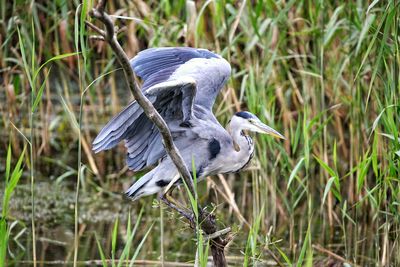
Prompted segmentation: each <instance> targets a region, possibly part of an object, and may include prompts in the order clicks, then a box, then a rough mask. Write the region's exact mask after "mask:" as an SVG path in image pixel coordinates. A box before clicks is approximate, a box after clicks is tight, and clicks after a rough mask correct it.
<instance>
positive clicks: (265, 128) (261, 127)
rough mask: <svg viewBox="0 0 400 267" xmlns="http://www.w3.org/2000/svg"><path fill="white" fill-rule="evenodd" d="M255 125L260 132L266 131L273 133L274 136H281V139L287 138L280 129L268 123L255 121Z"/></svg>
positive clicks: (266, 132)
mask: <svg viewBox="0 0 400 267" xmlns="http://www.w3.org/2000/svg"><path fill="white" fill-rule="evenodd" d="M254 126H256V127H257V128H258V130H259V132H260V133H265V134H269V135H272V136H273V137H276V138H280V139H286V138H285V137H284V136H283V135H282V134H280V133H279V132H278V131H276V130H274V129H272V128H271V127H269V126H268V125H266V124H264V123H262V122H261V121H258V122H255V123H254Z"/></svg>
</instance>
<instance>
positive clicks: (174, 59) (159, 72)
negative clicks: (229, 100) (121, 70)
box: [131, 47, 231, 111]
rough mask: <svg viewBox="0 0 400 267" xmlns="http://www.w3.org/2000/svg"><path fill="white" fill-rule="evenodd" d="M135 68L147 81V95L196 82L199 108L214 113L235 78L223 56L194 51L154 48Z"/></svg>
mask: <svg viewBox="0 0 400 267" xmlns="http://www.w3.org/2000/svg"><path fill="white" fill-rule="evenodd" d="M131 66H132V68H133V70H134V71H135V73H136V74H137V75H138V76H139V77H140V78H142V79H143V86H142V90H144V91H146V90H148V88H151V87H152V86H153V85H155V84H158V83H160V82H164V81H169V80H179V79H181V78H183V77H191V78H193V79H194V80H195V81H196V84H197V93H196V97H195V103H196V105H201V106H202V107H203V108H205V109H206V110H210V111H211V109H212V106H213V105H214V101H215V98H216V96H217V95H218V93H219V91H220V90H221V88H222V87H223V85H224V84H225V82H226V81H227V80H228V78H229V76H230V74H231V67H230V64H229V63H228V62H227V61H226V60H225V59H224V58H222V57H221V56H220V55H217V54H215V53H212V52H210V51H208V50H206V49H198V48H191V47H161V48H150V49H147V50H144V51H142V52H140V53H138V55H137V56H135V57H134V58H133V59H132V60H131Z"/></svg>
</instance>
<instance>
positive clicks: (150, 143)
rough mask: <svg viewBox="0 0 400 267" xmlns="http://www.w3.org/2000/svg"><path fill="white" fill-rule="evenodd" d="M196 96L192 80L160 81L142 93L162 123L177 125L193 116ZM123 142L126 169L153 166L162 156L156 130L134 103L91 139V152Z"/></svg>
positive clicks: (159, 137)
mask: <svg viewBox="0 0 400 267" xmlns="http://www.w3.org/2000/svg"><path fill="white" fill-rule="evenodd" d="M195 94H196V83H195V81H194V79H191V78H183V79H180V80H175V81H167V82H163V83H160V84H157V85H155V86H152V87H151V88H149V89H148V90H147V91H146V92H145V95H146V97H147V98H148V99H149V100H150V101H151V102H152V104H153V105H154V107H155V108H156V109H157V111H158V112H159V113H160V114H161V116H162V117H163V118H164V120H165V121H166V122H167V123H171V122H173V123H177V124H179V123H182V122H184V121H186V120H189V119H190V117H191V116H192V107H193V99H194V96H195ZM122 140H125V146H126V147H127V149H128V155H127V157H128V158H127V163H128V166H129V167H130V168H131V169H133V170H140V169H142V168H144V167H146V166H148V165H152V164H154V163H156V162H157V160H158V159H160V158H161V157H163V156H164V155H165V150H164V148H163V146H162V143H161V136H160V134H159V132H158V129H157V128H156V127H155V126H154V125H153V123H152V122H151V121H150V120H149V119H148V118H147V117H146V116H145V114H144V113H143V111H142V109H141V108H140V106H139V105H138V104H137V102H136V101H134V102H132V103H131V104H130V105H129V106H128V107H127V108H125V109H124V110H123V111H121V112H120V113H119V114H118V115H117V116H115V117H114V118H113V119H112V120H111V121H110V122H108V123H107V125H106V126H105V127H104V128H103V129H102V130H101V132H100V133H99V135H98V136H97V137H96V139H95V140H94V142H93V150H94V151H95V152H99V151H102V150H105V149H109V148H112V147H114V146H115V145H116V144H118V143H119V142H120V141H122Z"/></svg>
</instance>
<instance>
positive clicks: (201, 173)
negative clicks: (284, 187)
mask: <svg viewBox="0 0 400 267" xmlns="http://www.w3.org/2000/svg"><path fill="white" fill-rule="evenodd" d="M131 65H132V68H133V70H134V71H135V73H136V74H137V75H138V76H139V77H141V78H142V79H143V85H142V90H143V91H144V94H145V95H146V96H147V98H148V99H149V100H150V101H151V102H152V103H153V105H154V107H155V108H156V109H157V111H158V112H159V113H160V114H161V116H162V117H163V118H164V120H165V121H166V123H167V124H168V127H169V129H170V131H171V134H172V136H173V139H174V143H175V144H176V146H177V148H178V149H179V151H180V153H181V155H182V157H183V159H184V161H185V163H186V165H187V166H188V167H189V169H190V170H191V169H192V163H193V162H194V166H195V170H196V173H197V177H198V178H199V180H201V179H202V178H204V177H206V176H209V175H214V174H218V173H228V172H236V171H239V170H241V169H242V168H243V167H245V166H246V165H247V163H248V162H249V161H250V159H251V158H252V155H253V153H254V145H253V142H252V140H251V138H250V137H249V136H246V135H245V134H244V133H243V130H246V129H249V130H255V131H257V129H256V128H254V127H253V125H250V124H249V125H247V124H246V122H249V123H250V121H251V124H254V123H258V122H260V121H259V120H258V118H257V117H255V116H254V115H253V114H251V113H249V112H239V113H236V115H235V116H233V118H232V119H231V122H230V124H229V125H228V128H227V129H224V128H223V127H222V126H221V125H220V124H219V122H218V121H217V119H216V118H215V116H214V114H213V112H212V106H213V105H214V102H215V98H216V96H217V95H218V93H219V91H220V90H221V88H222V87H223V86H224V84H225V83H226V81H227V80H228V78H229V76H230V73H231V68H230V65H229V63H228V62H227V61H226V60H225V59H223V58H222V57H221V56H219V55H217V54H214V53H212V52H210V51H208V50H205V49H195V48H188V47H180V48H153V49H147V50H144V51H142V52H140V53H139V54H138V55H137V56H136V57H135V58H133V59H132V60H131ZM246 125H247V126H246ZM264 126H265V125H264ZM251 127H253V128H254V129H252V128H251ZM266 127H267V126H266ZM122 140H124V141H125V146H126V147H127V150H128V154H127V164H128V166H129V167H130V169H132V170H134V171H138V170H142V169H144V168H146V167H148V166H153V165H156V164H157V163H158V165H157V166H156V167H155V168H154V169H152V170H151V171H149V172H148V173H147V174H146V175H144V176H143V177H142V178H140V179H139V180H138V181H137V182H136V183H135V184H133V185H132V186H131V187H130V188H129V189H128V190H127V192H126V194H127V195H128V196H129V197H131V198H133V199H137V198H139V197H141V196H145V195H150V194H154V193H156V192H159V191H161V190H162V189H163V188H164V187H165V186H167V185H168V184H169V183H170V182H171V181H173V180H174V179H175V181H177V183H179V181H178V180H177V179H176V178H179V175H178V172H177V170H176V168H175V166H174V164H173V163H172V162H171V160H170V158H169V157H168V156H167V154H166V152H165V149H164V147H163V145H162V139H161V135H160V134H159V132H158V130H157V128H156V127H155V126H154V125H153V124H152V123H151V121H150V120H149V119H148V118H147V117H146V116H145V114H144V113H143V111H142V109H141V108H140V106H139V105H138V104H137V103H136V102H135V101H134V102H132V103H131V104H130V105H129V106H128V107H126V108H125V109H124V110H123V111H121V112H120V113H119V114H118V115H117V116H115V117H114V118H113V119H112V120H111V121H110V122H109V123H108V124H107V125H106V126H105V127H104V128H103V129H102V131H101V132H100V133H99V135H98V136H97V137H96V139H95V141H94V142H93V149H94V151H95V152H99V151H102V150H104V149H109V148H112V147H114V146H115V145H116V144H118V143H119V142H120V141H122Z"/></svg>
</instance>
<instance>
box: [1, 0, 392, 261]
mask: <svg viewBox="0 0 400 267" xmlns="http://www.w3.org/2000/svg"><path fill="white" fill-rule="evenodd" d="M80 4H81V6H80V8H79V9H78V6H79V5H80ZM91 4H92V3H91V2H90V1H84V2H82V3H78V2H77V1H75V2H73V1H64V2H63V1H61V2H59V1H41V2H32V3H23V2H15V3H14V2H13V3H11V2H7V1H0V10H1V12H0V16H1V19H2V23H1V25H0V32H1V36H2V38H0V42H1V43H0V71H1V72H0V73H1V75H2V76H1V77H2V78H1V81H2V87H1V89H0V99H1V102H2V105H0V114H1V115H0V123H1V124H2V127H3V128H4V129H5V130H4V131H1V132H0V135H1V141H0V146H1V147H2V148H1V149H0V158H1V159H4V160H0V162H7V160H6V159H7V158H8V156H7V155H8V152H6V151H8V140H10V143H11V148H12V149H11V150H12V152H13V153H12V154H11V156H10V157H11V158H10V160H11V161H13V162H17V161H18V159H19V158H20V157H21V155H23V147H24V146H25V145H27V147H28V148H29V154H30V155H29V159H28V158H26V162H27V163H26V165H27V168H29V170H30V172H31V173H30V174H29V175H28V174H27V173H23V174H22V178H21V180H20V182H19V183H18V185H17V186H16V190H17V191H18V189H19V188H23V186H24V184H28V183H29V186H30V187H31V196H32V200H31V203H32V204H33V203H35V198H36V197H39V198H40V197H41V196H40V194H39V195H35V193H34V192H35V188H36V185H37V184H38V183H39V182H42V181H49V180H50V183H58V184H62V185H63V186H65V188H66V190H67V189H71V188H74V190H75V193H76V195H75V196H76V200H75V205H74V212H73V216H74V218H75V220H74V226H73V227H72V226H71V225H67V224H66V225H64V226H63V227H65V228H66V229H72V228H74V229H75V232H74V234H75V243H74V246H73V247H74V248H72V250H71V247H70V246H67V247H64V248H60V251H61V254H62V255H64V257H63V260H65V261H66V262H70V261H74V262H75V263H78V262H79V261H85V260H90V259H93V258H96V259H101V258H103V257H102V256H101V254H103V255H105V256H104V257H105V258H104V259H105V262H107V263H108V262H109V261H108V260H109V256H110V255H111V254H110V255H108V254H107V253H110V252H111V251H112V249H111V247H112V243H113V241H112V240H113V238H112V236H113V235H111V234H110V235H108V234H105V233H109V231H105V230H104V229H103V228H102V227H100V226H99V225H95V226H90V223H87V222H82V221H81V220H79V218H80V212H79V210H80V206H79V203H80V198H79V193H80V192H82V191H83V192H85V193H88V194H91V195H93V196H94V197H95V198H96V200H97V201H102V200H103V199H107V198H109V197H110V196H112V195H113V193H112V192H121V191H123V187H125V186H127V184H128V183H131V182H132V180H133V179H132V177H133V176H134V174H132V173H131V172H129V171H127V170H126V168H124V166H125V161H124V156H125V151H124V148H123V146H121V147H118V148H117V149H114V150H113V151H110V152H105V153H101V154H99V155H96V156H94V155H93V154H92V152H91V150H90V143H91V140H92V139H93V138H94V137H95V135H96V133H97V132H98V131H99V130H100V128H101V126H102V125H104V124H105V123H106V122H107V121H108V119H110V118H111V116H112V115H114V114H116V113H117V112H118V111H119V110H121V109H122V108H123V106H124V105H126V104H127V103H128V102H129V100H130V96H129V95H128V92H127V90H126V88H125V83H124V81H123V79H122V78H121V77H122V75H121V73H120V71H118V70H117V71H115V70H116V69H117V68H118V65H117V64H116V63H115V61H114V59H113V56H112V53H111V51H110V50H109V49H108V48H107V46H106V45H105V44H104V43H102V42H99V41H95V40H94V39H91V38H90V35H91V34H92V32H88V31H87V29H86V28H85V26H84V20H85V19H87V18H86V14H87V12H88V10H89V9H90V5H91ZM4 6H6V8H3V7H4ZM108 8H109V11H110V13H114V14H120V15H123V16H126V17H132V18H138V19H140V20H122V19H118V22H117V24H118V25H119V26H120V28H122V29H123V31H122V32H121V34H120V36H119V38H120V40H121V42H122V43H123V45H124V49H125V50H126V51H127V53H128V55H130V56H133V55H135V54H136V53H137V52H138V51H139V50H142V49H144V48H146V47H154V46H182V45H191V46H194V45H196V46H198V47H204V48H208V49H211V50H214V51H216V52H218V53H220V54H221V55H222V56H223V57H225V58H227V59H228V60H229V61H230V63H231V65H232V68H233V72H232V79H231V80H230V81H229V82H228V85H227V86H226V88H225V89H224V90H223V91H222V93H221V94H220V96H219V97H218V100H217V102H216V105H215V107H214V111H215V113H216V114H217V117H218V119H219V120H220V122H221V123H222V124H226V123H227V121H228V120H229V118H230V117H231V115H232V114H233V113H234V112H236V111H237V110H239V109H246V110H250V111H252V112H254V113H256V114H257V115H258V116H259V117H260V118H261V119H262V120H263V121H265V122H266V123H268V124H269V125H271V126H272V127H274V128H276V129H278V130H280V131H281V132H283V133H284V135H285V136H286V137H287V140H286V141H285V142H279V141H276V140H272V139H271V138H269V137H266V136H256V137H255V139H256V140H255V141H256V153H257V155H256V157H255V160H254V164H253V165H252V166H251V167H250V170H248V171H246V172H242V173H240V174H230V175H226V176H225V180H226V183H223V182H221V181H222V180H221V179H219V180H218V179H214V178H213V179H209V180H208V181H207V183H200V184H199V185H198V188H197V189H198V193H199V200H200V201H201V203H202V204H203V205H205V204H207V203H213V209H215V212H216V213H217V217H218V218H219V219H220V222H221V223H223V224H226V225H233V226H234V228H236V229H237V231H236V235H235V238H234V240H233V241H232V243H231V244H230V245H229V248H228V251H227V255H228V260H229V261H231V262H232V263H234V262H235V261H234V259H232V258H229V256H233V255H234V256H236V257H239V262H240V263H243V262H247V263H248V264H249V265H250V264H257V263H259V262H261V264H262V263H264V262H267V261H269V260H271V259H272V260H274V261H280V262H281V263H286V264H297V265H316V264H320V263H321V262H322V263H321V264H328V263H330V262H332V261H341V260H340V257H341V258H343V259H344V260H346V261H347V262H349V263H355V264H358V265H361V266H364V265H370V264H375V263H378V264H380V265H393V266H396V265H399V264H400V257H399V255H400V253H399V251H400V246H399V243H398V239H399V230H400V224H399V219H400V218H399V204H398V203H399V202H400V200H399V197H400V191H399V177H400V169H399V164H398V163H399V156H400V155H399V154H400V152H399V151H400V142H399V127H398V125H399V114H400V113H399V110H400V109H399V95H400V94H399V92H400V88H399V80H400V78H399V62H400V53H399V42H400V40H399V27H398V25H399V22H400V19H399V17H400V16H399V3H398V1H394V0H389V1H369V2H368V3H367V2H362V1H358V2H357V1H326V0H325V1H307V0H300V1H294V0H291V1H268V0H262V1H240V2H238V1H231V0H224V1H199V2H197V1H196V2H194V1H169V0H164V1H161V2H158V1H147V2H142V1H130V2H129V1H122V2H118V1H109V4H108ZM76 53H79V56H74V57H73V56H72V55H74V54H76ZM50 62H51V63H50ZM50 66H51V69H50ZM3 103H4V104H3ZM12 125H15V128H17V130H19V131H20V132H21V133H22V134H23V135H25V136H27V137H28V141H27V140H25V139H24V137H23V136H22V135H14V134H11V133H12V132H14V130H13V131H11V130H10V129H14V126H12ZM5 140H7V141H5ZM49 159H51V160H49ZM5 171H6V168H5V167H2V166H0V172H5ZM25 176H29V179H24V178H26V177H25ZM137 176H138V175H137ZM74 177H75V178H76V179H74ZM116 178H118V179H116ZM28 180H29V181H28ZM178 191H179V190H178ZM181 195H182V196H184V194H180V193H176V197H178V198H181ZM228 200H229V201H228ZM148 201H149V199H144V200H141V201H140V202H138V203H136V204H132V211H133V212H132V214H133V216H134V214H138V213H139V208H138V207H139V206H143V207H144V212H143V217H142V219H141V221H142V224H143V225H150V224H151V223H153V222H155V223H154V227H153V230H152V231H150V232H149V234H148V236H147V239H146V240H147V241H146V242H145V243H143V248H144V249H142V250H141V254H138V255H137V257H138V258H143V259H154V260H158V256H159V255H160V254H161V249H160V248H161V247H163V249H164V255H163V258H165V261H166V262H168V261H190V260H193V258H194V255H195V254H196V251H197V250H198V246H197V245H199V244H201V245H203V242H199V238H202V237H200V236H199V237H197V238H196V240H195V241H193V240H191V238H190V237H191V232H190V231H187V232H183V233H181V232H179V233H177V229H180V228H181V227H182V226H183V224H182V223H181V222H180V220H179V219H177V218H176V217H172V218H171V216H166V218H164V227H163V229H164V231H163V237H162V238H161V237H160V235H159V233H160V231H158V230H159V228H158V227H159V225H158V221H159V220H160V217H159V216H160V212H159V210H158V209H153V208H152V207H151V205H148V203H149V202H148ZM122 203H124V204H123V205H131V204H130V203H127V202H122ZM3 204H4V203H3ZM11 204H12V201H11ZM11 204H10V205H11ZM11 206H12V205H11ZM81 208H82V207H81ZM3 211H4V207H3ZM115 212H116V213H118V214H119V212H118V211H115ZM13 213H14V210H13V209H12V208H10V209H9V211H8V214H9V215H8V216H9V217H10V216H12V214H13ZM168 215H169V213H168ZM2 218H3V217H2ZM21 220H22V218H21ZM39 220H40V218H36V217H35V211H34V206H33V208H32V215H31V218H30V222H28V223H29V224H30V227H31V229H32V232H31V234H35V233H40V235H43V236H44V237H45V236H46V233H44V232H43V229H42V227H38V223H36V222H37V221H39ZM114 221H115V220H114ZM244 222H248V223H249V225H248V224H246V223H244ZM35 223H36V225H35ZM128 224H129V223H128V219H127V218H122V217H121V218H120V219H119V221H118V224H117V225H118V227H117V228H116V230H115V231H114V232H115V233H114V234H115V235H118V236H120V237H121V236H126V235H125V234H124V232H125V231H126V229H129V227H127V226H128ZM35 226H36V228H39V229H35ZM104 227H106V226H104ZM107 227H108V226H107ZM110 227H111V228H110V229H114V228H113V225H112V226H110ZM138 227H139V226H138ZM89 229H90V230H89ZM147 229H148V228H147V227H144V228H142V227H139V228H138V229H137V233H138V234H136V235H135V237H133V242H137V244H139V243H140V241H141V240H142V238H143V237H144V236H145V234H146V231H147ZM79 231H81V232H79ZM93 231H94V232H96V236H97V237H98V240H99V241H100V244H102V246H103V247H102V251H103V253H100V251H101V250H99V249H98V247H97V245H96V238H95V237H94V234H93ZM112 231H113V230H110V232H112ZM13 234H14V233H13V232H11V233H10V235H11V236H12V235H13ZM26 235H27V234H26V233H25V234H24V236H25V238H26V240H27V242H26V244H24V245H25V246H26V248H27V251H26V252H22V254H23V256H21V258H15V260H16V261H17V260H19V259H24V260H28V261H34V256H35V255H36V256H37V257H39V258H38V259H37V260H38V261H43V260H46V259H47V258H46V256H43V254H46V253H42V251H43V249H44V248H43V246H42V243H41V241H38V238H37V237H35V236H33V238H28V237H27V236H26ZM127 236H129V235H127ZM104 237H106V238H107V239H106V240H102V238H104ZM81 238H82V239H83V240H84V241H83V242H84V244H86V245H87V244H91V245H92V246H90V245H88V246H89V247H94V248H95V249H94V251H90V250H89V249H82V245H81V246H80V245H79V243H78V239H81ZM32 239H33V240H32ZM35 239H36V240H35ZM39 239H40V236H39ZM9 240H10V242H11V246H10V244H9V247H10V248H11V250H10V252H11V253H13V252H16V253H18V252H21V249H20V247H19V246H13V243H14V241H12V238H11V239H9ZM161 240H164V244H162V246H161V245H160V242H161ZM124 241H125V242H126V240H124ZM28 242H31V245H29V244H28ZM195 242H197V245H195V246H194V245H193V244H195ZM36 246H38V247H36ZM114 246H115V251H114V252H115V256H114V258H115V264H117V257H119V256H118V255H121V254H120V252H122V251H123V248H124V245H123V244H122V243H121V242H117V243H114ZM35 247H36V250H38V248H39V250H40V251H39V250H38V251H36V252H35V251H34V250H35ZM188 247H189V249H188ZM205 247H206V246H204V247H203V248H202V251H203V252H205V250H204V249H205ZM2 248H3V247H2ZM132 249H133V248H130V249H129V251H130V252H129V253H128V254H129V256H131V255H133V254H132V253H134V252H133V251H132ZM71 251H75V252H76V253H75V255H74V253H72V254H71ZM78 251H79V253H77V252H78ZM203 252H201V253H203ZM10 255H11V254H9V255H8V256H10ZM71 255H74V256H71ZM198 255H201V254H199V253H198ZM202 255H204V257H206V255H207V254H206V253H203V254H202ZM204 257H203V259H204ZM274 257H275V258H276V259H274ZM110 258H111V257H110ZM128 258H129V257H128ZM128 258H126V259H128ZM202 262H205V259H204V260H203V261H202ZM236 262H237V261H236Z"/></svg>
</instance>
